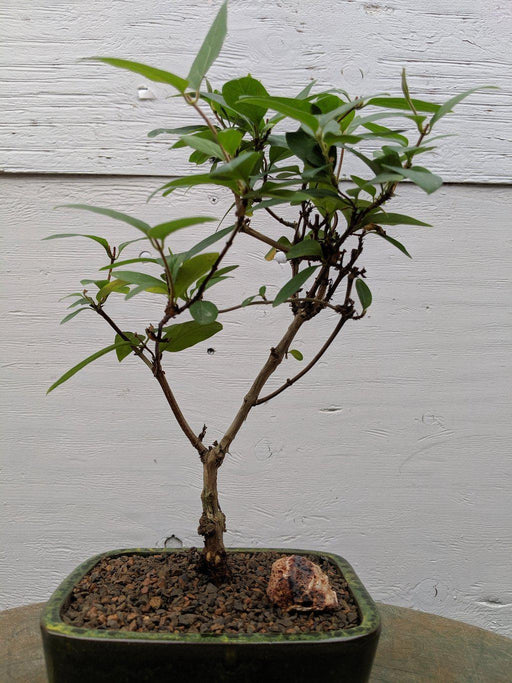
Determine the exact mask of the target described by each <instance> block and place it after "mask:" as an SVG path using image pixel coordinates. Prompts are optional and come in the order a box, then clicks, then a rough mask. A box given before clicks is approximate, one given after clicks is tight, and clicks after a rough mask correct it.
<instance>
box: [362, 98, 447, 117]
mask: <svg viewBox="0 0 512 683" xmlns="http://www.w3.org/2000/svg"><path fill="white" fill-rule="evenodd" d="M411 102H412V103H413V105H414V107H415V109H416V111H426V112H434V113H435V112H436V111H438V109H440V106H441V105H439V104H435V103H434V102H424V101H423V100H413V99H412V100H411ZM367 104H368V105H371V106H373V107H386V109H402V110H404V109H405V110H409V109H410V105H409V102H408V101H407V100H406V99H405V97H373V98H372V99H371V100H369V101H368V102H367Z"/></svg>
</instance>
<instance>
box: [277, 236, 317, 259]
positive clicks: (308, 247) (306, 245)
mask: <svg viewBox="0 0 512 683" xmlns="http://www.w3.org/2000/svg"><path fill="white" fill-rule="evenodd" d="M322 255H323V254H322V247H321V246H320V243H319V242H317V241H316V240H312V239H305V240H302V242H297V244H294V245H293V246H292V247H290V249H289V250H288V251H287V252H286V258H287V259H292V258H300V257H301V256H317V257H320V258H321V257H322Z"/></svg>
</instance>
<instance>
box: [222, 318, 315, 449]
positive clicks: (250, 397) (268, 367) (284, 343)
mask: <svg viewBox="0 0 512 683" xmlns="http://www.w3.org/2000/svg"><path fill="white" fill-rule="evenodd" d="M304 322H305V317H304V315H303V314H302V313H298V314H297V315H295V316H294V318H293V320H292V322H291V324H290V326H289V327H288V329H287V330H286V332H285V334H284V336H283V337H282V339H281V341H280V342H279V343H278V345H277V346H276V347H273V348H271V349H270V354H269V357H268V359H267V361H266V363H265V365H264V366H263V367H262V369H261V370H260V371H259V373H258V375H257V377H256V379H255V380H254V382H253V383H252V385H251V388H250V389H249V391H248V392H247V394H246V395H245V397H244V400H243V403H242V405H241V406H240V408H239V409H238V412H237V414H236V415H235V419H234V420H233V422H232V423H231V425H230V426H229V428H228V429H227V431H226V433H225V434H224V436H223V437H222V439H221V441H220V444H219V449H220V451H221V453H226V452H227V451H228V449H229V446H230V444H231V442H232V441H233V439H234V438H235V436H236V435H237V434H238V432H239V430H240V427H241V426H242V425H243V423H244V422H245V420H246V418H247V415H248V414H249V412H250V410H251V408H252V407H253V406H254V405H255V404H256V401H257V400H258V396H259V394H260V392H261V390H262V389H263V387H264V385H265V383H266V381H267V380H268V378H269V377H270V375H271V374H272V373H273V372H274V371H275V369H276V368H277V367H278V366H279V364H280V363H281V362H282V360H283V358H284V356H285V354H286V353H287V351H288V349H289V348H290V344H291V343H292V341H293V339H294V337H295V335H296V334H297V332H298V331H299V329H300V328H301V327H302V325H303V323H304Z"/></svg>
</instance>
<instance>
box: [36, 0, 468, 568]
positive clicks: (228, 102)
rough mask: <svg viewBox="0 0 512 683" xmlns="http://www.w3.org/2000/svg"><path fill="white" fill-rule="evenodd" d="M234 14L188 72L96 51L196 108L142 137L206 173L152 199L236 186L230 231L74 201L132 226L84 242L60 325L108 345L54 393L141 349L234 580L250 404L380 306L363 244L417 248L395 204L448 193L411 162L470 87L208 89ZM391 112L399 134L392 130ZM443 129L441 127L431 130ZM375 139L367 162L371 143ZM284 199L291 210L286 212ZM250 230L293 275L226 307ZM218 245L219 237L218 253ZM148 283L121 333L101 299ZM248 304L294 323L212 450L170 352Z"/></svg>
mask: <svg viewBox="0 0 512 683" xmlns="http://www.w3.org/2000/svg"><path fill="white" fill-rule="evenodd" d="M226 19H227V7H226V3H225V4H223V5H222V7H221V9H220V11H219V13H218V15H217V17H216V18H215V21H214V23H213V25H212V27H211V28H210V30H209V32H208V34H207V36H206V38H205V40H204V42H203V44H202V46H201V48H200V50H199V52H198V54H197V57H196V58H195V60H194V62H193V64H192V66H191V68H190V71H189V73H188V76H187V77H186V78H184V77H181V76H177V75H175V74H173V73H169V72H167V71H162V70H160V69H157V68H153V67H151V66H147V65H145V64H141V63H138V62H133V61H128V60H124V59H117V58H110V57H109V58H104V57H98V58H94V59H98V60H99V61H102V62H105V63H106V64H110V65H112V66H115V67H119V68H122V69H128V70H129V71H132V72H135V73H137V74H141V75H143V76H145V77H146V78H148V79H150V80H152V81H156V82H159V83H165V84H168V85H169V86H171V87H172V88H173V89H174V90H175V91H177V94H178V96H180V97H181V98H183V100H184V101H185V102H186V103H187V104H188V105H189V106H190V107H191V108H192V109H193V110H194V112H195V114H197V123H195V124H193V125H187V126H184V127H183V128H177V129H173V130H162V129H159V130H154V131H152V132H151V133H149V136H150V137H153V136H156V135H161V134H170V135H177V136H178V139H177V141H176V142H175V144H174V145H173V148H183V147H187V148H190V149H191V154H190V159H189V160H190V162H191V163H192V164H193V165H195V166H199V167H201V168H200V172H199V173H193V174H191V175H186V176H183V177H179V178H174V179H173V180H170V181H169V182H168V183H166V184H165V185H164V186H163V187H161V188H160V189H159V190H157V192H163V194H164V196H171V198H172V193H173V192H175V191H176V190H178V189H179V188H190V187H193V186H197V185H217V186H219V187H221V188H223V189H225V191H226V192H227V193H229V194H230V195H231V197H232V205H231V208H230V210H229V212H228V214H227V215H226V216H225V217H224V220H226V218H227V216H228V215H229V216H230V219H229V220H228V221H227V222H228V223H229V225H228V226H227V227H222V228H220V226H219V225H217V222H216V223H215V225H214V224H213V223H214V221H216V219H215V218H213V217H210V216H196V215H193V216H190V217H186V218H170V219H169V220H167V221H165V222H163V223H159V224H158V225H149V224H148V223H146V222H145V221H143V220H141V219H139V218H134V217H133V216H130V215H127V214H125V213H121V212H119V211H115V210H112V209H110V208H101V207H97V206H89V205H80V204H78V205H75V204H70V205H67V206H69V207H73V208H77V209H84V210H86V211H92V212H94V213H97V214H102V215H104V216H108V217H110V218H113V219H117V220H120V221H123V222H125V223H127V224H128V225H129V226H130V228H133V229H135V231H138V233H139V235H138V236H137V237H136V238H134V239H128V241H125V242H123V243H122V244H119V245H118V246H112V245H111V244H110V243H109V242H108V241H107V239H105V238H104V237H100V236H97V235H90V234H83V235H80V236H81V237H87V238H89V239H91V240H94V241H95V242H97V243H98V244H99V245H100V246H101V247H103V249H104V251H105V253H106V256H107V263H103V264H102V263H100V266H101V267H100V268H99V271H100V275H99V276H98V279H95V280H81V284H82V286H83V287H85V288H84V289H83V291H79V292H73V293H72V294H70V295H69V297H72V298H74V301H73V302H72V303H71V306H70V308H72V309H73V310H72V312H70V313H69V314H68V315H67V316H66V317H65V318H64V319H63V320H62V322H63V323H64V322H67V321H68V320H71V319H72V318H74V317H75V316H76V315H78V314H79V313H81V312H82V311H85V310H91V311H93V312H94V313H96V314H97V315H99V316H101V317H102V318H103V319H104V321H105V322H106V323H107V325H108V326H110V328H111V330H112V333H113V339H112V340H111V343H110V345H108V346H106V347H105V348H103V349H101V350H100V351H96V352H95V353H94V354H93V355H91V356H89V357H88V358H86V359H85V360H83V361H82V362H81V363H79V364H78V365H76V366H75V367H73V368H72V369H71V370H69V371H68V372H66V373H65V374H64V375H63V376H62V377H60V379H58V380H57V381H56V382H55V383H54V384H53V385H52V386H51V387H50V389H49V390H48V391H49V392H50V391H53V389H55V388H56V387H58V386H59V385H61V384H62V383H63V382H65V381H66V380H68V379H69V378H70V377H72V376H73V375H74V374H75V373H77V372H78V371H79V370H81V369H82V368H84V367H85V366H86V365H88V364H89V363H91V362H92V361H94V360H96V359H97V358H100V357H101V356H103V355H104V354H106V353H109V352H111V351H115V353H116V355H117V359H118V361H120V362H122V361H123V360H124V359H125V358H126V357H127V356H128V355H129V354H135V356H137V357H138V358H139V359H140V360H141V362H142V363H143V364H144V365H146V366H147V368H148V370H149V371H150V372H151V373H152V374H153V375H154V377H155V379H156V381H157V382H158V384H159V385H160V388H161V389H162V391H163V393H164V396H165V398H166V400H167V403H168V404H169V408H170V409H171V411H172V413H173V415H174V417H175V418H176V421H177V423H178V425H179V427H180V428H181V430H182V431H183V433H184V434H185V436H186V437H187V439H188V440H189V441H190V444H191V445H192V447H193V448H194V449H195V450H196V451H197V453H198V455H199V458H200V461H201V463H202V467H203V478H204V486H203V491H202V494H201V500H202V514H201V518H200V521H199V529H198V532H199V534H200V535H201V536H203V538H204V552H203V558H204V564H205V566H206V567H207V568H208V570H209V571H211V572H212V573H213V574H215V575H217V576H220V577H221V576H223V575H225V574H226V571H227V564H226V552H225V547H224V541H223V534H224V532H225V530H226V520H225V516H224V513H223V512H222V509H221V505H220V503H219V495H218V488H217V475H218V470H219V467H220V466H221V465H222V463H223V461H224V458H225V456H226V454H227V453H228V452H229V449H230V447H231V445H232V443H233V441H234V439H235V438H236V436H237V434H238V432H239V431H240V429H241V427H242V425H243V424H244V422H245V420H246V419H247V417H248V416H249V413H250V412H251V411H252V410H253V409H254V408H256V407H257V406H259V405H262V404H263V403H266V402H267V401H270V400H271V399H273V398H274V397H276V396H278V395H279V394H281V393H282V392H283V391H286V390H288V389H290V387H292V386H293V385H295V384H296V383H297V382H298V380H300V379H301V378H302V377H303V376H304V375H305V374H306V373H308V372H309V371H310V370H312V369H313V368H314V366H315V365H316V363H317V362H318V361H319V359H320V358H321V357H322V356H323V355H324V354H325V353H326V351H327V350H328V348H329V347H330V346H331V345H332V344H333V342H334V341H335V339H336V337H337V336H338V334H339V333H340V332H341V330H342V328H343V327H344V326H345V325H346V323H348V322H349V321H355V320H361V319H362V318H364V316H365V313H366V311H367V310H368V308H369V306H370V304H371V303H372V295H371V292H370V288H369V286H368V284H367V272H366V270H365V268H364V265H363V264H362V261H361V257H362V255H363V253H364V246H365V243H366V240H367V239H368V238H370V239H374V237H375V236H376V237H378V238H380V239H381V240H382V243H383V246H386V247H387V245H384V243H385V242H387V243H388V244H390V245H392V246H393V247H396V248H397V249H399V250H400V251H401V252H403V254H404V255H405V256H408V257H409V256H410V254H409V253H408V251H407V249H406V247H405V246H404V245H403V244H401V243H400V242H399V241H398V240H397V239H395V238H394V237H393V236H392V235H391V234H389V233H390V232H391V231H392V229H393V227H394V226H395V225H399V224H404V225H415V226H425V225H427V223H424V222H422V221H420V220H418V219H416V218H411V217H410V216H406V215H402V214H398V213H390V212H388V211H387V210H386V206H387V204H388V202H389V201H390V200H391V199H392V198H393V197H394V195H395V193H396V190H397V187H398V185H399V183H401V182H402V181H404V180H405V181H410V182H412V183H414V184H415V185H417V186H418V187H419V188H421V190H423V191H425V192H427V193H432V192H434V191H435V190H437V189H438V188H439V187H440V186H441V184H442V180H441V178H440V177H439V176H437V175H435V174H433V173H431V172H430V171H429V170H428V169H427V168H425V167H424V166H419V165H418V157H420V156H422V155H424V154H426V153H427V152H429V151H430V150H432V149H434V146H433V145H432V142H433V141H434V140H435V139H436V138H432V137H431V133H432V131H433V129H434V128H435V127H436V125H437V124H438V122H439V121H440V120H441V119H442V117H443V116H445V115H446V114H448V113H449V112H450V111H451V110H452V108H453V106H454V105H455V104H457V103H458V102H459V101H460V100H462V99H463V98H464V97H466V96H467V95H468V94H470V92H473V91H472V90H471V91H469V92H465V93H463V94H461V95H457V96H455V97H453V98H452V99H450V100H449V101H448V102H446V103H445V104H442V105H439V104H434V103H431V102H425V101H422V100H418V99H413V98H412V97H411V95H410V94H409V89H408V86H407V81H406V75H405V72H403V73H402V82H401V86H402V96H400V97H391V96H389V95H382V94H379V95H374V96H368V97H356V98H351V97H350V96H349V95H348V94H347V93H346V92H344V91H342V90H339V89H337V88H329V89H328V90H322V89H315V84H314V82H311V83H309V84H307V85H306V87H304V88H302V89H300V90H299V89H298V88H297V90H298V93H297V94H296V95H295V96H294V97H289V96H286V97H283V96H281V95H274V94H272V95H271V94H269V93H268V92H267V90H266V88H265V87H264V85H263V84H262V83H261V82H260V81H259V80H257V79H255V78H253V77H252V76H251V75H247V76H243V77H241V78H236V79H234V80H230V81H228V82H226V83H224V84H223V85H222V87H221V88H215V87H213V86H212V85H211V84H210V83H209V81H208V80H207V79H206V77H205V76H206V73H207V71H208V69H209V67H210V66H211V64H212V63H213V61H214V60H215V58H216V57H217V55H218V54H219V51H220V49H221V46H222V44H223V41H224V38H225V36H226V30H227V21H226ZM363 110H364V111H363ZM396 121H398V122H399V125H400V128H396V127H391V126H392V125H393V124H394V123H395V122H396ZM384 122H385V123H384ZM440 137H444V136H442V135H441V136H438V137H437V139H439V138H440ZM372 147H373V149H374V151H373V155H371V156H370V153H369V152H368V148H372ZM362 150H364V151H362ZM353 161H355V162H356V164H358V165H359V168H364V167H366V169H367V170H366V172H364V171H359V173H363V174H364V177H363V175H356V174H354V173H349V172H347V170H346V167H349V165H350V164H351V163H352V162H353ZM361 162H362V163H361ZM342 181H343V182H342ZM345 181H348V182H345ZM290 207H291V210H292V212H293V214H292V217H290V211H289V208H290ZM283 208H286V209H287V211H286V212H285V213H284V214H283ZM269 217H270V218H269ZM263 218H265V219H268V218H269V219H268V220H265V221H264V220H262V219H263ZM270 219H272V222H273V227H271V226H270V225H269V222H270ZM209 221H211V222H212V231H211V234H209V236H207V237H206V238H205V239H202V240H201V241H199V242H198V243H194V240H193V239H192V237H191V244H190V248H189V249H188V250H187V251H182V252H179V253H178V252H177V251H176V250H175V248H174V247H173V236H174V233H175V232H176V231H177V230H185V229H188V230H189V231H190V233H191V234H192V230H191V228H192V227H193V226H196V225H199V224H201V223H205V222H209ZM241 234H244V235H248V236H250V237H252V238H253V239H254V240H255V241H257V242H261V243H262V247H263V251H262V257H263V254H264V253H265V250H266V249H268V248H269V249H270V250H269V251H268V253H267V254H266V256H265V258H266V259H267V260H271V259H273V258H274V257H276V255H277V258H278V259H279V260H280V262H287V263H288V265H289V279H288V281H287V282H286V284H285V285H284V286H283V287H281V288H280V289H279V291H278V292H277V294H275V295H274V294H272V296H271V295H270V294H269V291H268V289H267V288H266V287H265V286H261V283H259V282H255V283H254V294H253V295H252V296H250V297H249V298H246V299H245V300H244V301H240V302H239V303H238V304H237V305H234V306H233V305H230V306H228V307H224V308H223V307H222V306H221V305H220V303H219V298H218V297H217V296H216V290H215V289H214V288H215V286H216V285H218V284H219V283H220V282H222V281H225V280H226V279H227V278H228V277H232V274H233V271H234V270H235V269H236V268H238V265H236V264H232V263H230V262H229V256H230V249H231V247H232V245H233V244H234V242H235V240H237V239H238V237H239V236H240V235H241ZM73 236H77V235H76V234H70V233H65V234H58V235H51V236H50V237H47V238H46V239H52V238H60V237H73ZM139 241H143V242H144V248H145V249H146V248H147V249H148V250H149V249H151V250H152V252H151V254H152V255H150V256H147V257H146V256H140V257H134V258H126V255H125V249H127V248H128V246H129V245H130V244H132V243H133V242H139ZM214 244H220V245H221V246H220V247H218V248H217V249H216V250H211V248H212V247H213V245H214ZM244 267H246V264H244ZM228 273H230V275H229V276H228ZM142 292H146V293H150V294H152V295H154V296H155V297H159V298H160V299H161V300H162V314H161V318H160V319H159V320H148V321H145V322H144V325H143V326H142V325H141V327H143V330H144V331H143V332H141V330H136V331H127V330H126V329H125V327H124V325H123V324H122V323H120V322H118V321H115V320H114V319H113V318H112V317H111V315H110V314H109V312H108V308H109V307H108V304H109V302H110V299H111V297H113V296H119V295H122V296H124V298H125V299H126V301H129V300H130V299H132V298H133V297H134V296H137V295H138V294H140V293H142ZM253 306H272V307H274V308H276V307H280V310H281V311H282V314H283V315H286V316H289V321H290V322H289V326H288V328H287V329H286V331H285V333H284V335H283V336H282V337H281V338H280V339H271V340H269V344H270V350H269V352H268V355H267V357H266V358H264V359H262V364H261V369H260V370H259V372H258V374H257V375H256V377H255V378H254V379H253V381H252V383H250V384H248V388H247V392H246V393H245V395H244V396H243V398H242V399H241V402H240V407H239V408H238V410H237V411H236V414H235V415H234V417H233V420H232V422H231V424H230V425H229V426H228V427H227V428H226V430H225V432H224V435H223V436H222V438H221V439H220V440H219V441H214V442H213V443H208V442H207V440H206V427H203V428H202V429H200V428H198V426H197V425H196V426H192V425H191V424H190V423H189V421H188V420H187V418H186V417H185V415H184V413H183V411H182V409H181V407H180V406H179V404H178V402H177V400H176V398H175V395H174V390H173V387H171V385H170V383H169V380H168V378H167V376H166V373H165V359H166V358H168V356H169V354H172V353H178V352H181V351H184V350H185V349H187V348H189V347H191V346H193V345H195V344H198V343H200V342H202V341H204V340H206V339H208V338H210V337H211V336H213V335H215V334H219V333H221V332H222V329H223V328H222V322H221V321H222V316H223V314H225V313H227V312H228V311H234V310H241V309H244V308H250V307H253ZM326 309H328V310H329V311H334V312H335V313H336V314H337V316H338V319H337V322H336V325H335V326H334V329H333V330H332V332H331V333H330V334H329V336H328V337H327V339H325V342H324V344H323V345H322V346H321V348H320V349H319V350H318V351H317V352H316V353H315V354H314V355H313V357H312V358H309V359H306V360H304V367H303V368H302V369H301V370H299V371H298V372H296V374H293V375H292V376H291V377H290V378H289V379H287V380H286V381H285V382H284V383H283V384H282V385H281V386H280V387H279V388H277V389H274V390H273V391H265V385H266V383H267V381H268V379H269V378H270V377H271V375H272V374H273V373H274V372H275V371H276V369H277V368H278V367H279V366H280V365H281V363H283V362H285V361H287V360H288V359H290V362H293V363H294V362H295V360H297V361H303V356H302V354H301V353H300V352H299V351H298V350H296V349H294V348H293V341H294V339H295V337H296V335H297V333H298V332H299V330H300V329H301V328H302V327H303V325H307V324H312V322H311V321H314V320H315V319H317V317H318V316H319V315H321V314H322V313H323V312H324V311H326ZM290 357H291V358H290Z"/></svg>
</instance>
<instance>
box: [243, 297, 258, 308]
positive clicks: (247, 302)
mask: <svg viewBox="0 0 512 683" xmlns="http://www.w3.org/2000/svg"><path fill="white" fill-rule="evenodd" d="M255 298H256V295H254V296H248V297H247V299H244V300H243V301H242V306H248V305H249V304H250V303H251V302H252V301H254V299H255Z"/></svg>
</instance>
